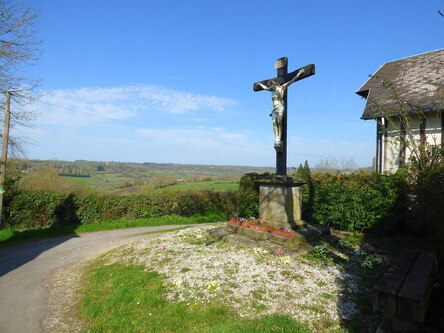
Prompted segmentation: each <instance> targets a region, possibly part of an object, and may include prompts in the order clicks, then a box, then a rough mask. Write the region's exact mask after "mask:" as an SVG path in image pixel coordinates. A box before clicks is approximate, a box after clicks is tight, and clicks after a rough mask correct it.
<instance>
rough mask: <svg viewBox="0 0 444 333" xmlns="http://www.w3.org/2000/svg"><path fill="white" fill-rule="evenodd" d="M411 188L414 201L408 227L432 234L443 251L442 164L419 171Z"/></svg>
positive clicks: (443, 181)
mask: <svg viewBox="0 0 444 333" xmlns="http://www.w3.org/2000/svg"><path fill="white" fill-rule="evenodd" d="M413 188H414V193H415V201H414V205H413V209H412V214H413V218H412V219H411V222H410V224H409V227H411V228H412V229H413V231H414V232H415V233H416V232H423V233H424V232H427V233H429V234H430V235H432V236H433V238H435V239H436V240H437V243H438V245H439V246H440V251H442V253H444V245H443V244H444V208H443V204H444V164H443V163H441V164H437V165H435V166H433V167H429V168H425V169H424V170H422V171H421V172H419V173H418V175H417V179H416V182H415V183H414V186H413Z"/></svg>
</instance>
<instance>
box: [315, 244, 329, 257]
mask: <svg viewBox="0 0 444 333" xmlns="http://www.w3.org/2000/svg"><path fill="white" fill-rule="evenodd" d="M314 253H315V254H317V255H319V256H320V257H326V256H327V255H328V254H329V253H330V250H329V249H328V247H327V246H326V245H318V246H315V248H314Z"/></svg>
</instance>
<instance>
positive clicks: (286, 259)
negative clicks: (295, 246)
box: [279, 256, 293, 265]
mask: <svg viewBox="0 0 444 333" xmlns="http://www.w3.org/2000/svg"><path fill="white" fill-rule="evenodd" d="M279 261H280V262H281V263H282V264H284V265H290V264H291V263H292V262H293V259H292V258H291V257H289V256H285V257H281V258H279Z"/></svg>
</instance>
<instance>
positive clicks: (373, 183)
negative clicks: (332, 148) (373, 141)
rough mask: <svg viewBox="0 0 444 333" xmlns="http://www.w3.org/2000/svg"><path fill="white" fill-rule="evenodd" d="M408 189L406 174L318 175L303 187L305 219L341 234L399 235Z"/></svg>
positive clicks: (303, 213)
mask: <svg viewBox="0 0 444 333" xmlns="http://www.w3.org/2000/svg"><path fill="white" fill-rule="evenodd" d="M407 188H408V186H407V180H406V175H405V173H403V172H399V173H396V174H394V175H381V174H378V173H373V174H365V175H364V174H363V175H361V174H354V175H348V176H333V175H329V174H318V175H315V176H312V177H310V179H309V182H308V183H307V184H306V185H304V186H303V205H302V215H303V216H302V217H303V219H305V220H308V221H309V222H314V223H319V224H324V225H329V226H331V227H334V228H336V229H339V230H346V231H359V232H362V231H365V230H377V231H382V232H391V231H395V230H396V229H397V228H398V227H399V226H401V225H402V223H403V222H404V218H405V206H404V205H405V203H406V196H407Z"/></svg>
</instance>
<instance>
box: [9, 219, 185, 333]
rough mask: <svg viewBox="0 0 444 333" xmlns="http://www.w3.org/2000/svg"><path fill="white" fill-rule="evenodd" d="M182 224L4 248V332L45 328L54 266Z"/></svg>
mask: <svg viewBox="0 0 444 333" xmlns="http://www.w3.org/2000/svg"><path fill="white" fill-rule="evenodd" d="M178 227H181V226H180V225H173V226H160V227H142V228H133V229H120V230H112V231H100V232H93V233H84V234H78V235H70V236H65V237H58V238H51V239H44V240H40V241H34V242H29V243H24V244H20V245H16V246H12V247H8V248H4V249H0V332H1V333H9V332H11V333H22V332H23V333H34V332H36V333H38V332H41V331H42V329H41V326H40V321H41V319H42V318H43V316H44V315H45V313H46V311H47V305H48V291H47V290H46V289H45V280H46V279H47V278H48V276H49V275H50V273H51V272H52V271H53V270H55V269H58V268H61V267H64V266H68V265H72V264H74V263H76V262H79V261H83V260H89V259H92V258H94V257H96V256H97V255H100V254H102V253H104V252H106V251H108V250H110V249H112V248H114V247H116V246H118V245H121V244H124V243H127V242H130V241H133V240H135V239H137V238H138V237H137V236H138V235H140V234H141V233H145V232H149V231H157V230H165V229H171V228H178ZM154 235H155V234H154ZM152 236H153V235H143V236H139V237H152Z"/></svg>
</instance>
